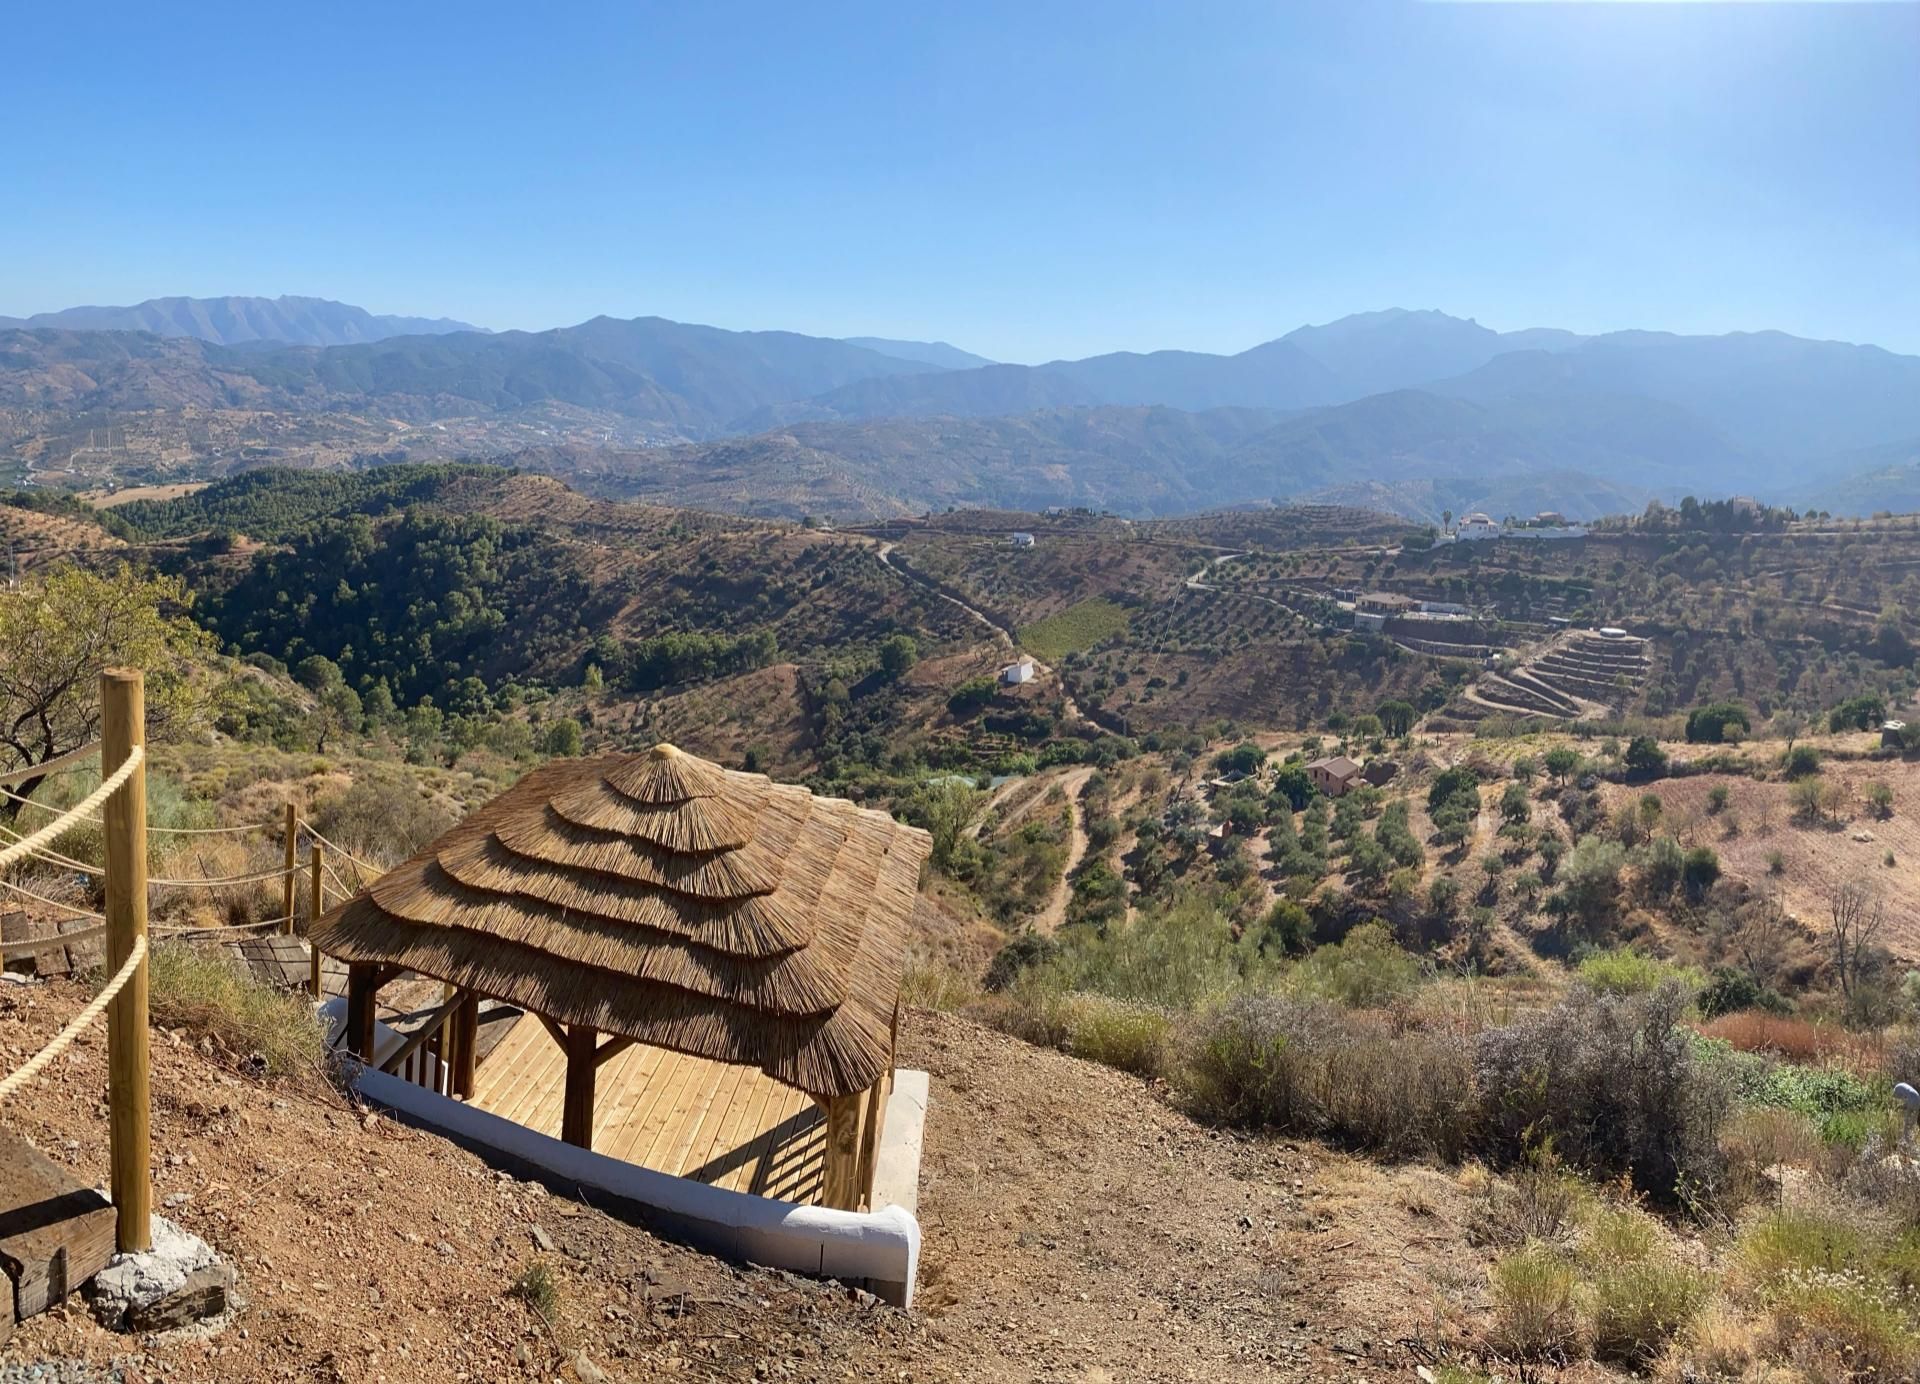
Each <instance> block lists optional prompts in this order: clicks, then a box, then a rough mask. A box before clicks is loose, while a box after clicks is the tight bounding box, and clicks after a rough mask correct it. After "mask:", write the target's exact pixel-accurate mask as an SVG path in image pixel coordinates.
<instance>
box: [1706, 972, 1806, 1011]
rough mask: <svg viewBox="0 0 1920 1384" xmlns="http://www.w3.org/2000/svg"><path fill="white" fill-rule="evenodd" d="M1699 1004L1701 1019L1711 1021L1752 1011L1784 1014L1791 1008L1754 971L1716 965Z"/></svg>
mask: <svg viewBox="0 0 1920 1384" xmlns="http://www.w3.org/2000/svg"><path fill="white" fill-rule="evenodd" d="M1695 1003H1696V1004H1698V1005H1699V1006H1700V1014H1701V1017H1703V1018H1707V1019H1716V1018H1719V1017H1720V1016H1721V1015H1724V1014H1736V1013H1739V1012H1741V1011H1743V1010H1748V1009H1764V1010H1768V1011H1770V1012H1772V1013H1775V1014H1784V1013H1786V1012H1787V1008H1788V1006H1787V1001H1786V999H1785V998H1784V997H1783V996H1782V995H1780V994H1779V993H1778V992H1777V991H1774V990H1770V989H1768V988H1767V987H1766V986H1764V985H1762V984H1761V983H1760V982H1759V981H1758V980H1756V979H1755V978H1754V976H1753V972H1751V971H1747V970H1742V969H1741V968H1739V967H1737V966H1716V967H1715V968H1714V971H1713V975H1712V977H1711V978H1710V979H1709V980H1708V981H1707V983H1706V985H1705V986H1704V987H1703V988H1702V989H1701V991H1700V994H1699V996H1698V997H1697V998H1696V1000H1695Z"/></svg>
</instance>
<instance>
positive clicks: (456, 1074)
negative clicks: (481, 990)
mask: <svg viewBox="0 0 1920 1384" xmlns="http://www.w3.org/2000/svg"><path fill="white" fill-rule="evenodd" d="M479 1059H480V997H479V996H478V995H476V994H474V993H473V991H471V990H464V991H462V992H461V994H460V1007H459V1008H458V1009H456V1010H454V1011H453V1094H454V1095H456V1096H458V1097H460V1099H462V1100H472V1099H473V1090H474V1073H475V1069H476V1067H477V1065H478V1063H479Z"/></svg>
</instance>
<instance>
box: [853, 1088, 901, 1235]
mask: <svg viewBox="0 0 1920 1384" xmlns="http://www.w3.org/2000/svg"><path fill="white" fill-rule="evenodd" d="M889 1075H891V1074H889ZM891 1084H892V1083H891V1082H890V1081H889V1080H888V1078H887V1077H886V1076H883V1077H881V1078H880V1079H879V1080H878V1081H876V1082H874V1083H873V1086H872V1087H871V1089H869V1090H868V1091H867V1093H866V1094H865V1095H863V1096H862V1097H861V1098H860V1102H861V1106H862V1109H861V1111H860V1172H859V1175H858V1177H857V1178H856V1179H855V1186H854V1193H855V1194H856V1195H857V1196H858V1197H859V1199H860V1205H859V1206H858V1207H855V1208H854V1209H855V1210H861V1209H866V1210H871V1209H872V1207H873V1174H874V1169H875V1167H876V1165H877V1164H878V1162H879V1158H880V1133H881V1131H882V1130H883V1129H885V1128H886V1109H885V1108H886V1104H887V1094H888V1087H889V1086H890V1085H891Z"/></svg>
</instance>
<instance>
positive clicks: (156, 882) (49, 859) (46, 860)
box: [0, 822, 301, 889]
mask: <svg viewBox="0 0 1920 1384" xmlns="http://www.w3.org/2000/svg"><path fill="white" fill-rule="evenodd" d="M51 825H53V826H55V827H58V826H60V823H57V822H56V823H52V824H51ZM0 834H5V835H7V836H13V837H15V838H16V839H15V843H14V846H10V847H8V850H13V849H15V848H16V847H18V846H22V845H25V844H27V842H28V840H29V839H30V838H27V837H22V836H19V835H18V833H16V832H11V831H8V830H7V829H6V828H5V827H0ZM4 854H5V853H4V852H0V868H4V867H5V866H6V865H10V864H12V863H13V861H14V860H21V859H31V860H37V861H39V862H40V863H41V864H42V865H57V866H59V867H60V868H61V869H63V870H73V871H75V872H77V873H79V874H83V875H94V876H96V877H101V878H104V877H105V875H106V873H107V871H106V867H105V866H102V865H89V864H88V863H87V862H86V861H84V860H75V859H74V858H73V857H72V856H70V855H62V854H61V853H60V852H58V851H54V850H47V849H44V848H43V849H40V850H33V851H27V852H24V853H23V854H21V855H16V856H14V857H13V859H12V860H8V859H4V858H3V857H4ZM300 868H301V867H300V866H298V865H296V866H294V868H293V869H292V870H288V869H287V867H286V866H284V865H275V866H273V867H272V868H271V869H266V870H255V871H254V872H252V873H251V874H244V875H206V876H194V877H192V878H190V879H170V878H165V877H162V876H158V875H154V876H150V877H149V878H148V879H147V883H148V884H150V885H152V886H153V887H154V888H156V889H224V888H229V887H232V886H235V885H241V884H261V883H264V882H265V881H267V880H270V879H285V878H286V877H287V876H288V875H289V874H298V873H299V872H300ZM0 883H4V881H0Z"/></svg>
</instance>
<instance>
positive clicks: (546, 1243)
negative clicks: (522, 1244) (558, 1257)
mask: <svg viewBox="0 0 1920 1384" xmlns="http://www.w3.org/2000/svg"><path fill="white" fill-rule="evenodd" d="M527 1233H528V1234H529V1235H531V1236H532V1237H533V1247H534V1248H535V1249H537V1250H539V1251H540V1252H541V1253H542V1254H552V1253H553V1250H554V1244H553V1236H551V1235H549V1234H547V1228H546V1227H545V1226H543V1225H535V1226H531V1227H529V1228H528V1231H527Z"/></svg>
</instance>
